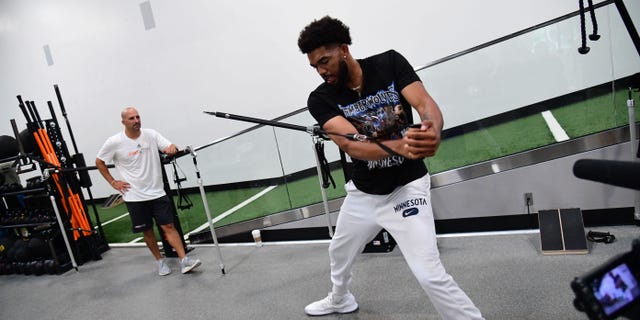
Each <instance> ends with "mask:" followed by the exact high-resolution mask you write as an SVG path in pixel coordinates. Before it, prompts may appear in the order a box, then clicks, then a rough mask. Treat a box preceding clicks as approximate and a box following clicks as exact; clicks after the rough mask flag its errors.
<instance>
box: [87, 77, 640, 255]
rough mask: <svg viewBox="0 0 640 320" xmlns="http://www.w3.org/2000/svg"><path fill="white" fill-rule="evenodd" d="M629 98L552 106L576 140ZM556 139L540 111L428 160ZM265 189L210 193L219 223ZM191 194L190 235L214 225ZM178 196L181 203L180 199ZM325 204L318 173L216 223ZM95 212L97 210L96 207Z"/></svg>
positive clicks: (183, 214)
mask: <svg viewBox="0 0 640 320" xmlns="http://www.w3.org/2000/svg"><path fill="white" fill-rule="evenodd" d="M626 100H627V91H626V90H624V89H621V90H619V91H617V92H615V94H614V93H611V94H607V95H603V96H597V97H589V98H588V99H585V100H584V101H582V102H579V103H573V104H568V105H566V106H563V107H560V108H555V109H553V110H552V114H553V116H554V117H555V118H556V120H557V121H558V123H560V125H561V127H562V128H563V129H564V130H565V132H566V133H567V134H568V136H569V137H570V138H577V137H581V136H584V135H588V134H591V133H595V132H599V131H602V130H607V129H610V128H614V127H619V126H623V125H626V124H628V113H627V112H628V111H627V107H626ZM637 113H640V112H637ZM639 117H640V115H638V114H636V121H637V120H638V118H639ZM555 142H556V141H555V140H554V138H553V135H552V133H551V132H550V130H549V128H548V126H547V124H546V122H545V120H544V118H543V117H542V115H541V114H534V115H530V116H526V117H523V118H519V119H516V120H513V121H510V122H507V123H501V124H498V125H494V126H490V127H486V128H482V129H479V130H475V131H472V132H468V133H465V134H463V135H459V136H454V137H451V138H448V139H445V140H443V141H442V143H441V145H440V148H439V150H438V153H437V154H436V156H434V157H432V158H428V159H426V160H425V162H426V164H427V166H428V167H429V171H430V172H431V173H432V174H435V173H438V172H443V171H447V170H452V169H456V168H460V167H464V166H468V165H471V164H475V163H480V162H483V161H487V160H491V159H496V158H499V157H504V156H507V155H511V154H515V153H518V152H523V151H527V150H531V149H535V148H538V147H542V146H546V145H550V144H553V143H555ZM332 177H333V178H334V179H335V182H336V188H335V189H334V188H333V187H329V188H328V189H325V190H326V193H327V197H328V199H335V198H340V197H343V196H344V195H345V192H344V175H343V173H342V170H334V171H332ZM265 188H267V187H261V188H247V189H233V190H226V191H219V192H209V193H207V201H208V203H209V209H210V211H211V215H212V218H213V219H214V221H215V220H216V217H218V216H219V215H221V214H223V213H225V212H227V211H228V210H230V209H231V208H233V207H235V206H237V205H239V204H241V203H242V202H244V201H245V200H246V199H248V198H250V197H252V196H254V195H256V194H258V193H260V192H261V191H263V190H264V189H265ZM188 196H189V198H190V200H191V202H192V203H193V207H192V208H190V209H187V210H178V217H179V220H180V222H181V226H182V230H183V232H184V234H187V233H188V232H190V231H192V230H194V229H196V228H198V227H200V226H201V225H203V224H207V223H208V221H207V217H206V214H205V210H204V208H203V203H202V198H201V196H200V194H199V193H197V194H190V195H188ZM174 200H175V202H176V203H177V201H178V199H174ZM320 202H322V194H321V191H320V186H319V181H318V177H317V176H312V177H309V178H305V179H301V180H298V181H293V182H289V183H287V184H286V185H278V186H275V188H273V190H271V191H269V192H267V193H266V194H264V195H262V196H261V197H259V198H257V199H255V200H254V201H251V202H250V203H248V204H247V205H245V206H243V207H241V208H239V209H237V210H236V211H234V212H233V213H232V214H230V215H228V216H226V217H225V218H222V219H220V220H219V221H217V222H216V223H215V226H216V227H219V226H224V225H228V224H233V223H236V222H240V221H246V220H250V219H254V218H257V217H263V216H267V215H270V214H273V213H278V212H282V211H286V210H289V209H292V208H299V207H304V206H308V205H311V204H315V203H320ZM97 207H98V210H99V215H100V220H101V222H102V224H103V230H104V233H105V236H106V238H107V241H108V242H110V243H123V242H130V241H132V240H134V239H136V238H138V237H139V236H140V235H137V234H133V233H132V232H131V230H130V228H131V226H130V220H129V218H128V217H127V216H125V217H123V218H121V219H118V220H116V221H114V222H108V221H109V220H111V219H114V218H116V217H119V216H122V215H123V214H125V213H126V211H127V210H126V206H125V205H124V204H122V205H119V206H117V207H115V208H111V209H104V208H101V206H100V205H98V206H97ZM89 211H90V212H91V213H93V210H92V209H90V210H89ZM94 222H95V220H94Z"/></svg>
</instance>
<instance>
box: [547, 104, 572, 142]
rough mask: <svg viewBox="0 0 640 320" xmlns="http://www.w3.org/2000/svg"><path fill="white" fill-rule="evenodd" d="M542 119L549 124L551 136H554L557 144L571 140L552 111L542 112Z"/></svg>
mask: <svg viewBox="0 0 640 320" xmlns="http://www.w3.org/2000/svg"><path fill="white" fill-rule="evenodd" d="M542 117H543V118H544V121H545V122H546V123H547V126H548V127H549V130H551V134H553V137H554V138H555V139H556V141H557V142H561V141H566V140H569V136H568V135H567V133H566V132H565V131H564V129H562V126H560V124H559V123H558V120H556V118H555V117H554V116H553V114H551V111H549V110H547V111H544V112H542Z"/></svg>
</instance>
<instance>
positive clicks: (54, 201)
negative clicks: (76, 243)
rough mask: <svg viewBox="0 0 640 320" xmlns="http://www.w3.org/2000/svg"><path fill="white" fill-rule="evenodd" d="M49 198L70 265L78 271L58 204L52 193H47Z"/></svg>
mask: <svg viewBox="0 0 640 320" xmlns="http://www.w3.org/2000/svg"><path fill="white" fill-rule="evenodd" d="M49 199H50V200H51V206H52V207H53V211H54V212H55V213H56V219H57V220H58V226H60V232H61V233H62V239H64V245H65V246H66V247H67V253H69V258H70V259H71V265H72V266H73V268H74V269H76V271H78V264H77V263H76V258H75V257H74V255H73V251H72V250H71V245H70V244H69V237H67V230H65V227H64V223H63V222H62V217H60V210H58V205H57V204H56V198H55V197H54V196H53V195H49Z"/></svg>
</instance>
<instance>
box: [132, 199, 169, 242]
mask: <svg viewBox="0 0 640 320" xmlns="http://www.w3.org/2000/svg"><path fill="white" fill-rule="evenodd" d="M125 204H126V205H127V209H129V216H130V217H131V230H132V231H133V232H134V233H137V232H143V231H146V230H149V229H150V228H152V227H153V219H155V220H156V223H157V224H158V225H165V224H171V223H173V210H172V208H171V206H172V205H173V204H172V203H171V200H170V199H169V197H168V196H166V195H164V196H162V197H160V198H157V199H153V200H147V201H136V202H125Z"/></svg>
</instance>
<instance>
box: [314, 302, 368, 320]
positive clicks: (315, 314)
mask: <svg viewBox="0 0 640 320" xmlns="http://www.w3.org/2000/svg"><path fill="white" fill-rule="evenodd" d="M359 309H360V308H359V306H357V305H356V307H355V308H354V309H353V310H349V309H347V310H336V311H332V312H329V313H309V312H307V310H305V311H304V313H305V314H306V315H308V316H312V317H322V316H326V315H330V314H347V313H354V312H356V311H358V310H359Z"/></svg>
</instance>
